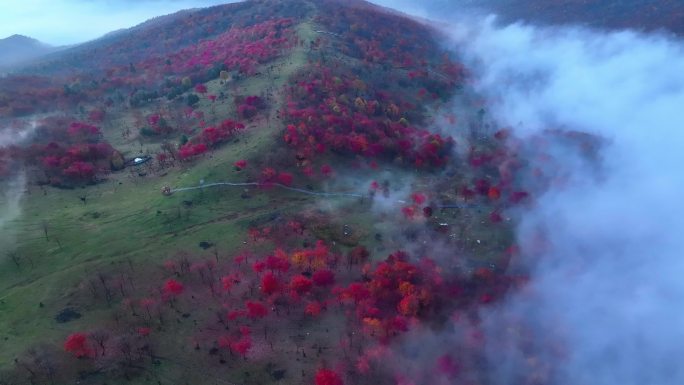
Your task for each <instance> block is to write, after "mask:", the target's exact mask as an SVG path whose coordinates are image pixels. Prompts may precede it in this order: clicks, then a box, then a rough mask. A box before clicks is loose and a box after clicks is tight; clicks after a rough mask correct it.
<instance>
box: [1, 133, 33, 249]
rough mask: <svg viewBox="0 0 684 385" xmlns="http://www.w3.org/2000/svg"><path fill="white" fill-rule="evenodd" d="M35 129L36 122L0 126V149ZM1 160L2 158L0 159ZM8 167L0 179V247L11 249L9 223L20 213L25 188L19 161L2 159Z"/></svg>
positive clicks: (12, 244) (27, 138)
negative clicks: (7, 172)
mask: <svg viewBox="0 0 684 385" xmlns="http://www.w3.org/2000/svg"><path fill="white" fill-rule="evenodd" d="M35 130H36V122H35V121H31V122H30V123H29V124H27V125H26V126H24V127H14V126H12V127H0V149H2V148H5V147H9V146H13V145H18V144H21V143H24V142H25V141H27V140H29V139H30V138H31V136H32V135H33V133H34V132H35ZM0 161H3V159H0ZM4 161H7V164H8V165H9V167H10V174H9V175H7V176H4V177H3V179H0V248H1V249H2V250H1V251H2V252H7V251H11V249H12V248H13V246H14V242H15V237H14V231H13V230H12V229H11V226H10V225H9V224H10V222H11V221H13V220H15V219H17V218H18V217H19V215H21V198H22V196H23V195H24V191H25V190H26V183H27V178H26V173H25V172H24V169H23V167H22V165H21V164H20V162H18V161H14V160H12V159H4Z"/></svg>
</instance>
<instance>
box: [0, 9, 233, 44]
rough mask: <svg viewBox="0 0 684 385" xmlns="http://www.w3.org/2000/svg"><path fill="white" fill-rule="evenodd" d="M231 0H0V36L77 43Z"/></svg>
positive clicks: (50, 42) (58, 42)
mask: <svg viewBox="0 0 684 385" xmlns="http://www.w3.org/2000/svg"><path fill="white" fill-rule="evenodd" d="M229 2H234V1H231V0H0V39H1V38H5V37H8V36H11V35H14V34H20V35H26V36H30V37H33V38H35V39H38V40H40V41H42V42H44V43H48V44H52V45H64V44H74V43H81V42H84V41H87V40H91V39H95V38H97V37H100V36H102V35H104V34H106V33H107V32H111V31H114V30H117V29H121V28H128V27H132V26H134V25H137V24H140V23H142V22H143V21H145V20H148V19H150V18H152V17H155V16H160V15H166V14H169V13H173V12H176V11H179V10H181V9H187V8H194V7H206V6H211V5H216V4H223V3H229Z"/></svg>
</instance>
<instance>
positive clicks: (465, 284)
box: [0, 0, 592, 385]
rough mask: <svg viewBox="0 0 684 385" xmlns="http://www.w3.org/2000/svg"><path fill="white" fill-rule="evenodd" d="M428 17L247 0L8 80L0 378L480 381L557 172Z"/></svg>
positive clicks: (180, 16)
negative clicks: (535, 190) (521, 244)
mask: <svg viewBox="0 0 684 385" xmlns="http://www.w3.org/2000/svg"><path fill="white" fill-rule="evenodd" d="M441 38H442V36H441V35H440V33H439V32H438V31H435V30H433V29H432V28H431V27H430V26H429V25H426V24H424V23H422V22H419V21H416V20H413V19H410V18H408V17H405V16H401V15H399V14H398V13H389V12H386V11H385V10H384V9H382V8H379V7H376V6H373V5H371V4H369V3H365V2H362V1H353V2H352V1H332V0H324V1H306V0H251V1H245V2H242V3H235V4H229V5H224V6H218V7H211V8H206V9H197V10H188V11H184V12H180V13H177V14H174V15H170V16H166V17H161V18H158V19H155V20H153V21H151V22H148V23H144V24H142V25H140V26H138V27H135V28H132V29H130V30H126V31H118V32H117V33H115V34H112V35H109V36H107V37H105V38H103V39H99V40H96V41H93V42H90V43H88V44H85V45H83V46H80V47H77V48H74V49H71V50H67V51H64V52H62V53H59V54H55V55H53V56H52V57H50V59H49V60H47V61H44V62H43V63H42V64H41V65H40V66H38V67H35V68H33V69H32V70H31V71H33V72H31V71H29V70H27V71H26V72H25V73H22V74H20V75H12V76H8V77H5V78H2V79H0V124H2V129H3V131H2V134H3V135H2V136H1V137H2V138H11V140H7V141H3V142H2V143H0V179H1V180H2V184H0V185H1V186H2V187H3V188H5V190H4V191H2V192H3V194H4V195H2V196H8V197H14V200H15V201H16V202H18V203H19V204H16V205H14V206H13V210H12V211H11V212H10V214H11V215H8V216H7V219H5V218H6V217H4V216H3V218H2V221H0V230H1V231H0V241H1V242H3V244H2V246H3V250H2V252H3V253H4V254H0V341H2V342H3V343H2V347H3V348H2V349H0V384H5V383H7V384H24V383H32V384H71V383H79V384H93V385H102V384H119V383H125V384H141V385H142V384H254V385H256V384H270V383H273V384H312V385H313V384H315V385H340V384H343V383H344V384H355V385H365V384H374V385H377V384H395V383H397V381H399V379H401V381H402V382H401V383H406V384H408V383H431V384H442V383H452V382H453V381H454V379H455V378H464V379H468V381H466V382H465V383H485V379H486V378H487V376H488V371H487V368H486V367H484V366H483V365H480V364H479V362H480V361H481V357H482V356H483V355H484V354H485V351H484V350H485V346H484V343H483V341H482V325H481V324H480V322H479V321H478V320H477V314H478V311H479V309H480V308H481V307H483V306H489V305H490V304H493V303H497V301H501V300H502V299H503V298H505V297H506V295H507V293H508V292H509V290H511V289H513V288H516V287H519V286H521V285H524V284H525V282H526V278H525V277H523V276H521V275H520V274H518V273H517V272H513V273H512V272H510V271H509V270H508V264H509V260H510V259H511V258H512V257H513V256H514V255H515V254H516V253H517V247H516V245H515V243H514V236H513V233H512V229H513V224H514V222H515V218H511V217H509V216H508V214H507V213H508V212H510V211H515V209H516V208H522V207H525V206H526V205H529V204H532V202H533V199H534V197H533V196H532V195H531V194H530V193H529V192H527V191H525V190H524V189H523V187H522V186H521V185H520V183H519V178H518V176H519V175H521V174H524V175H525V178H535V181H539V184H540V185H543V184H544V181H545V179H544V178H545V177H546V176H547V174H545V173H543V172H541V171H540V170H538V169H533V167H530V166H529V165H528V164H527V163H525V162H522V161H519V159H520V157H521V155H520V154H519V153H522V152H527V151H533V150H534V148H530V146H527V145H525V144H524V143H519V144H517V145H515V146H506V145H505V144H506V143H507V142H508V141H515V138H512V137H511V134H510V132H509V131H508V130H506V129H503V128H500V127H497V126H496V125H494V124H493V123H492V122H490V121H489V119H488V116H487V112H486V106H485V101H484V100H483V99H482V98H481V97H478V95H476V94H474V92H473V90H472V89H470V86H469V84H470V82H471V79H470V78H469V71H468V69H467V68H464V67H463V65H462V64H461V62H460V61H459V57H458V55H457V54H456V53H454V52H450V51H447V50H445V49H444V46H443V44H441V43H442V41H441ZM455 111H458V113H456V112H455ZM558 136H559V137H560V139H562V140H564V141H567V142H568V146H570V145H578V146H584V147H583V148H586V147H588V148H591V145H592V143H591V138H587V137H585V136H579V135H564V134H558ZM532 147H533V146H532ZM544 155H545V154H544ZM539 158H542V156H540V157H539ZM544 159H548V157H547V158H544ZM528 174H529V175H528ZM511 209H513V210H511ZM435 245H439V247H434V246H435ZM502 327H505V328H506V329H505V330H509V329H510V327H511V325H502ZM454 330H456V331H457V332H454ZM424 333H447V334H448V335H449V336H450V338H451V339H452V340H450V343H434V344H429V345H428V344H424V343H423V342H424V338H423V337H422V336H423V335H424ZM406 347H409V348H406ZM537 353H538V352H534V351H532V352H529V355H530V356H533V355H534V354H537ZM416 357H420V360H419V361H417V360H416ZM418 362H420V363H421V364H420V365H416V363H418ZM526 375H528V376H529V378H528V380H529V381H530V382H531V381H536V380H537V379H538V378H539V377H538V376H539V375H540V374H539V373H538V372H537V371H530V372H529V373H527V374H526Z"/></svg>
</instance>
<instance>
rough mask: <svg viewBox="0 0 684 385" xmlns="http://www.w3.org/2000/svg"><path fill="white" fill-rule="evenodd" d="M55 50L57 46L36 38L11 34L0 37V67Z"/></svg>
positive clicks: (9, 65)
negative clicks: (3, 37) (6, 36)
mask: <svg viewBox="0 0 684 385" xmlns="http://www.w3.org/2000/svg"><path fill="white" fill-rule="evenodd" d="M57 50H59V48H58V47H53V46H51V45H48V44H45V43H42V42H40V41H38V40H36V39H33V38H30V37H27V36H23V35H12V36H10V37H8V38H5V39H0V68H7V67H11V66H14V65H17V64H21V63H24V62H27V61H29V60H32V59H35V58H38V57H40V56H43V55H47V54H49V53H52V52H55V51H57Z"/></svg>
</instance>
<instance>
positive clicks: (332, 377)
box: [315, 369, 344, 385]
mask: <svg viewBox="0 0 684 385" xmlns="http://www.w3.org/2000/svg"><path fill="white" fill-rule="evenodd" d="M315 380H316V385H344V383H343V382H342V379H341V378H340V375H339V374H337V373H336V372H335V371H333V370H330V369H319V370H318V372H316V378H315Z"/></svg>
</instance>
